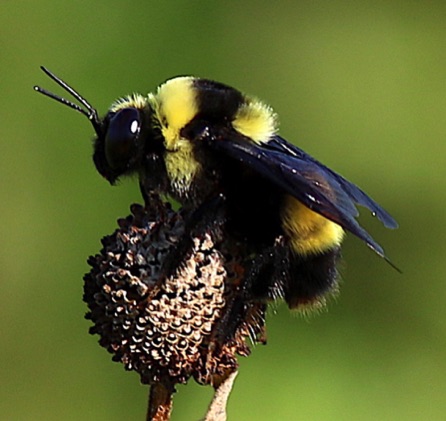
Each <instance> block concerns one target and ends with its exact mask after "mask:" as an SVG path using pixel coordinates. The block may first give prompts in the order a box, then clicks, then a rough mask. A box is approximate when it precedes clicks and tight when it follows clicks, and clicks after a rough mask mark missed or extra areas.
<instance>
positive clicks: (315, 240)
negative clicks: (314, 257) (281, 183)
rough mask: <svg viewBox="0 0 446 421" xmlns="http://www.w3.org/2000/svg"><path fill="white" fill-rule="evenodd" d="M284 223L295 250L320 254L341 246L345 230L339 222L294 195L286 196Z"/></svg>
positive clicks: (283, 211) (283, 214) (302, 252)
mask: <svg viewBox="0 0 446 421" xmlns="http://www.w3.org/2000/svg"><path fill="white" fill-rule="evenodd" d="M282 225H283V229H284V231H285V233H286V234H287V235H288V237H289V239H290V242H291V246H292V248H293V249H294V251H295V252H296V253H298V254H301V255H307V254H318V253H322V252H324V251H327V250H329V249H331V248H333V247H336V246H339V245H340V244H341V242H342V238H343V236H344V230H343V229H342V227H341V226H339V225H338V224H336V223H334V222H332V221H330V220H329V219H327V218H325V217H323V216H321V215H319V214H318V213H316V212H313V211H312V210H311V209H309V208H308V207H307V206H305V205H304V204H302V203H301V202H299V201H298V200H297V199H295V198H294V197H292V196H286V197H285V203H284V207H283V210H282Z"/></svg>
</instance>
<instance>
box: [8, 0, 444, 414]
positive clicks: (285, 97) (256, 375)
mask: <svg viewBox="0 0 446 421" xmlns="http://www.w3.org/2000/svg"><path fill="white" fill-rule="evenodd" d="M445 22H446V3H445V2H444V1H429V2H415V1H408V0H406V1H361V0H359V1H357V0H356V1H342V0H335V1H311V2H310V1H308V2H305V1H295V2H291V1H280V0H279V1H274V2H272V1H271V2H269V1H268V2H267V1H257V2H256V1H224V2H223V1H222V2H213V1H185V2H161V1H160V2H154V1H136V2H122V1H116V0H107V1H103V0H101V1H96V2H91V1H86V0H84V1H76V2H56V1H49V0H33V1H29V0H28V1H15V2H13V1H9V0H2V2H1V4H0V37H1V38H0V48H1V53H0V65H1V73H0V94H1V101H0V119H1V124H0V142H1V143H0V145H1V146H0V151H1V152H0V177H1V178H0V180H1V181H0V191H1V200H0V212H1V218H2V221H3V222H2V235H1V239H2V244H1V248H0V264H1V270H0V282H1V284H0V285H1V293H0V332H1V333H0V334H1V345H0V347H1V354H0V414H1V415H0V418H1V419H4V420H124V419H126V420H142V419H144V415H145V409H146V397H147V388H146V387H145V386H141V385H140V384H139V378H138V376H137V375H136V374H135V373H129V372H125V371H124V369H123V367H122V366H121V365H119V364H117V363H113V362H111V359H110V355H109V354H108V353H107V352H106V351H105V350H104V349H102V348H100V347H99V346H98V345H97V338H96V337H93V336H90V335H88V333H87V331H88V327H89V323H88V322H87V321H86V320H84V318H83V316H84V313H85V311H86V307H85V305H84V303H83V302H82V276H83V274H84V273H85V272H86V271H87V270H88V267H87V264H86V258H87V256H88V255H90V254H94V253H95V252H97V251H98V250H99V248H100V242H99V240H100V238H101V237H102V236H103V235H105V234H107V233H110V232H112V231H113V230H114V228H115V226H116V222H115V221H116V219H117V218H118V217H120V216H125V215H127V214H128V207H129V205H130V203H132V202H137V201H140V197H139V193H138V189H137V186H136V183H135V182H134V180H133V181H132V180H130V181H127V182H123V183H122V184H121V185H120V186H118V187H113V188H112V187H110V186H109V185H108V184H107V183H106V182H105V181H104V180H103V179H101V178H100V177H99V176H98V174H97V173H96V172H95V169H94V167H93V164H92V162H91V158H90V157H91V152H92V151H91V142H90V139H91V138H92V136H93V131H92V128H91V127H90V125H89V124H88V122H87V121H86V119H85V118H83V117H81V116H80V115H79V114H77V113H76V112H74V111H71V110H69V109H68V108H64V107H62V106H60V105H57V104H56V103H54V102H52V101H50V100H48V99H45V98H44V97H42V96H40V95H37V94H36V93H34V92H33V90H32V86H33V85H34V84H40V85H42V86H44V87H47V88H50V89H51V90H55V91H57V92H61V91H60V90H58V88H56V87H55V85H54V84H53V83H52V82H51V81H50V80H49V79H48V78H46V76H44V74H43V73H42V72H41V71H40V70H39V66H40V65H42V64H43V65H46V66H48V67H49V68H50V69H52V70H53V71H54V72H56V73H57V74H58V75H60V76H61V77H63V78H64V79H65V80H66V81H68V82H69V83H70V84H72V85H73V86H74V87H75V88H76V89H78V90H79V91H80V92H81V93H82V94H83V95H85V97H87V99H89V101H91V102H92V103H93V104H94V105H95V106H96V107H97V108H98V109H99V110H100V111H101V113H105V111H106V110H107V108H108V106H109V105H110V103H111V102H112V101H113V100H114V99H115V98H117V97H119V96H122V95H125V94H127V93H131V92H134V91H137V92H148V91H151V90H153V89H154V88H155V87H156V86H157V85H158V84H159V83H160V82H162V81H164V80H166V79H167V78H169V77H172V76H175V75H182V74H194V75H199V76H204V77H208V78H213V79H216V80H219V81H222V82H225V83H227V84H230V85H233V86H235V87H238V88H239V89H241V90H243V91H245V92H249V93H252V94H255V95H257V96H259V97H261V98H263V99H264V100H266V101H268V102H269V103H270V104H272V105H273V106H274V108H275V110H276V111H277V112H278V113H279V115H280V117H281V133H282V134H283V136H284V137H286V138H287V139H290V140H291V141H293V142H295V143H296V144H298V145H299V146H300V147H302V148H303V149H305V150H306V151H308V152H309V153H311V154H312V155H314V156H316V157H317V158H318V159H320V160H322V161H323V162H324V163H326V164H327V165H329V166H330V167H332V168H334V169H336V170H337V171H339V172H340V173H342V174H343V175H345V176H346V177H347V178H349V179H351V180H354V181H355V182H356V183H357V184H359V185H360V186H362V187H363V188H364V189H365V190H366V191H367V192H368V193H369V194H371V195H372V196H373V197H374V198H376V199H377V200H378V201H379V202H380V203H381V204H382V205H383V206H385V207H386V208H387V209H388V210H389V211H390V212H391V213H392V214H393V215H394V216H395V217H396V218H397V219H398V221H399V222H400V229H399V230H397V231H388V230H385V229H384V228H382V227H381V226H380V224H379V223H378V222H377V221H375V220H373V218H371V217H370V216H369V215H367V214H366V213H365V212H363V214H362V218H361V221H362V223H363V225H365V226H366V227H367V228H368V229H369V230H370V231H371V232H373V235H374V237H375V238H376V239H378V240H379V242H380V243H381V244H383V245H384V246H385V248H386V251H387V253H388V255H389V257H390V258H391V259H392V261H394V262H395V263H396V264H397V265H398V266H399V267H401V268H402V270H403V272H404V273H403V275H400V274H398V273H397V272H396V271H394V270H393V269H392V268H391V267H390V266H389V265H387V264H386V263H385V262H384V261H383V260H382V259H380V258H378V257H377V256H375V255H374V254H373V253H372V252H371V251H370V250H368V248H367V247H366V246H365V245H364V244H362V243H361V242H360V241H359V240H357V239H355V238H352V236H349V237H348V238H347V240H346V245H345V251H344V255H345V263H344V265H343V266H344V267H343V279H344V285H343V288H342V293H341V295H340V297H339V298H338V299H337V300H336V302H334V303H331V305H330V306H329V311H327V312H324V313H322V314H320V315H318V316H314V317H311V318H308V319H306V318H302V317H296V316H294V315H290V313H289V312H288V310H287V309H286V308H285V306H283V305H278V306H274V308H272V309H271V311H270V314H269V319H268V334H269V335H268V340H269V342H268V345H267V346H257V347H256V349H255V350H254V352H253V355H252V356H251V357H250V358H247V359H242V360H241V361H240V364H241V369H240V374H239V377H238V379H237V382H236V385H235V388H234V390H233V393H232V396H231V399H230V402H229V419H230V420H308V421H327V420H330V421H331V420H333V421H338V420H362V421H365V420H381V421H383V420H395V419H404V420H444V419H446V396H445V392H446V390H445V388H446V358H445V357H446V306H445V298H446V285H445V274H446V269H445V265H446V253H445V236H446V228H445V227H446V224H445V205H446V198H445V196H446V159H445V156H446V24H445ZM211 395H212V390H211V389H210V388H206V387H202V386H198V385H196V384H194V383H193V382H191V383H190V384H188V385H187V386H181V387H178V393H177V395H176V396H175V404H174V412H173V418H172V419H173V420H177V421H180V420H197V419H199V418H200V417H201V416H202V415H203V414H204V411H205V408H206V406H207V404H208V402H209V400H210V398H211Z"/></svg>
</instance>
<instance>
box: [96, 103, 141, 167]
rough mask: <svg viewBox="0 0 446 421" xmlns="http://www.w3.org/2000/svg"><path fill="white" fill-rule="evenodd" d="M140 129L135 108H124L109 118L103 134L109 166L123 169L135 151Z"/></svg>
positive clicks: (138, 115)
mask: <svg viewBox="0 0 446 421" xmlns="http://www.w3.org/2000/svg"><path fill="white" fill-rule="evenodd" d="M140 130H141V116H140V112H139V110H137V109H136V108H124V109H123V110H120V111H118V112H117V113H116V114H115V115H114V116H113V117H112V118H111V119H110V123H109V125H108V128H107V133H106V136H105V157H106V159H107V163H108V165H109V166H110V168H112V169H114V170H121V171H125V169H126V168H127V166H128V164H129V163H130V161H131V159H132V156H133V154H134V153H135V149H136V143H137V139H138V136H139V133H140Z"/></svg>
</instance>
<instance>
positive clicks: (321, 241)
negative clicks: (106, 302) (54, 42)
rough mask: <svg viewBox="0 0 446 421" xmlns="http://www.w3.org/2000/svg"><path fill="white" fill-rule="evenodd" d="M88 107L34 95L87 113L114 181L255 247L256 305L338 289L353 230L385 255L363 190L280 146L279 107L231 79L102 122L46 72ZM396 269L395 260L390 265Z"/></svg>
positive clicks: (167, 87)
mask: <svg viewBox="0 0 446 421" xmlns="http://www.w3.org/2000/svg"><path fill="white" fill-rule="evenodd" d="M42 70H43V71H44V72H45V73H46V74H47V75H48V76H49V77H50V78H51V79H53V80H54V81H55V82H56V83H57V84H59V85H60V86H61V87H62V88H64V89H65V90H66V91H67V92H68V93H69V94H71V95H72V96H73V97H74V98H75V99H76V100H77V101H79V103H80V104H81V105H82V106H83V108H82V107H81V106H79V105H77V104H75V103H73V102H71V101H69V100H67V99H65V98H62V97H60V96H58V95H55V94H53V93H51V92H48V91H47V90H44V89H42V88H40V87H37V86H36V87H35V89H36V90H37V91H38V92H40V93H42V94H44V95H46V96H49V97H50V98H53V99H55V100H56V101H58V102H61V103H62V104H65V105H67V106H69V107H71V108H73V109H75V110H76V111H78V112H80V113H81V114H83V115H85V116H86V117H87V118H88V119H89V120H90V122H91V124H92V125H93V128H94V130H95V132H96V138H95V140H94V154H93V160H94V163H95V166H96V168H97V170H98V172H99V173H100V174H101V175H102V176H103V177H105V179H106V180H108V181H109V182H110V183H111V184H114V183H115V182H116V181H117V180H118V179H119V178H120V177H122V176H126V175H132V174H137V175H138V177H139V182H140V186H141V190H142V193H143V195H144V196H145V197H147V195H149V194H150V193H151V192H157V193H161V194H165V195H167V196H170V197H171V198H173V199H175V200H177V201H178V202H180V204H181V205H182V206H183V207H185V208H189V209H192V210H193V212H192V213H191V215H192V216H191V217H190V221H189V226H190V227H191V229H195V228H196V227H197V226H198V227H199V226H200V224H204V222H203V221H207V222H205V223H207V224H209V223H212V222H210V221H213V220H214V219H215V220H220V219H221V220H222V221H224V222H223V224H224V232H225V233H227V234H228V235H230V236H232V238H234V239H236V241H240V242H243V243H244V244H246V247H247V250H249V253H250V256H252V257H251V265H250V270H249V273H248V275H247V277H248V278H249V282H248V285H249V290H250V292H249V293H250V294H251V296H252V297H253V298H258V299H262V298H268V297H269V296H271V289H272V286H273V284H275V283H277V282H278V281H277V279H280V283H281V286H282V287H281V294H282V295H283V296H284V298H285V300H286V302H287V304H288V305H289V307H290V308H298V307H300V306H305V305H306V304H308V303H312V302H315V301H317V300H318V299H320V298H321V297H323V296H324V295H325V294H326V293H327V292H329V291H330V290H332V289H333V288H335V286H336V282H337V278H338V271H337V263H338V260H339V257H340V247H341V243H342V240H343V237H344V231H350V232H351V233H352V234H354V235H356V236H357V237H358V238H360V239H361V240H363V241H364V242H365V243H366V244H367V245H368V246H369V247H370V248H371V249H372V250H373V251H375V252H376V253H377V254H378V255H379V256H381V257H383V258H384V259H385V260H387V261H388V262H389V260H388V259H387V258H386V256H385V254H384V251H383V249H382V247H381V246H380V245H379V244H378V243H377V242H376V241H375V240H374V239H373V238H372V237H371V236H370V234H368V232H367V231H366V230H365V229H364V228H362V227H361V226H360V225H359V224H358V222H357V220H356V217H357V216H358V210H357V208H356V206H355V205H361V206H364V207H366V208H368V209H369V210H370V211H371V212H372V214H373V215H374V216H376V217H377V218H378V219H379V220H380V221H381V222H382V223H383V224H384V226H386V227H387V228H396V227H397V223H396V221H395V220H394V219H393V218H392V217H391V216H390V215H389V214H388V213H387V212H386V211H385V210H384V209H383V208H382V207H381V206H380V205H378V204H377V203H376V202H375V201H374V200H372V199H371V198H370V197H369V196H368V195H367V194H365V193H364V192H363V191H362V190H361V189H359V188H358V187H357V186H355V185H354V184H352V183H351V182H349V181H348V180H346V179H345V178H343V177H342V176H341V175H339V174H337V173H336V172H334V171H333V170H331V169H329V168H327V167H326V166H325V165H323V164H322V163H320V162H318V161H317V160H316V159H314V158H312V157H311V156H310V155H308V154H307V153H306V152H304V151H302V150H301V149H299V148H298V147H296V146H294V145H292V144H290V143H288V142H287V141H286V140H285V139H283V138H282V137H281V136H280V135H279V134H278V130H277V116H276V114H275V113H274V111H273V110H272V109H271V108H270V107H269V106H268V105H266V104H264V103H263V102H261V101H259V100H258V99H256V98H254V97H251V96H247V95H245V94H243V93H241V92H239V91H238V90H236V89H234V88H231V87H229V86H227V85H224V84H222V83H218V82H214V81H212V80H207V79H201V78H196V77H190V76H186V77H176V78H173V79H170V80H168V81H167V82H165V83H163V84H162V85H160V86H159V87H158V89H157V91H156V92H155V93H150V94H148V95H146V96H144V95H139V94H133V95H130V96H128V97H124V98H121V99H118V100H117V101H115V102H114V103H113V104H112V106H111V107H110V109H109V111H108V112H107V114H106V115H105V117H104V118H102V119H101V118H99V117H98V113H97V111H96V110H95V109H94V108H93V107H92V106H91V105H90V104H89V103H88V102H87V101H86V100H85V99H84V98H83V97H82V96H81V95H79V94H78V93H77V92H76V91H75V90H74V89H73V88H71V87H70V86H69V85H67V84H66V83H65V82H64V81H62V80H61V79H60V78H59V77H57V76H56V75H54V74H53V73H51V72H50V71H49V70H48V69H46V68H44V67H42ZM389 263H390V262H389Z"/></svg>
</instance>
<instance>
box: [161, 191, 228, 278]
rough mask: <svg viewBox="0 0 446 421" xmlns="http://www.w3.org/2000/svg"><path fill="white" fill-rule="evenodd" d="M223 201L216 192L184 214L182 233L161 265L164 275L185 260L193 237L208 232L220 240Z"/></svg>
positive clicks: (224, 220)
mask: <svg viewBox="0 0 446 421" xmlns="http://www.w3.org/2000/svg"><path fill="white" fill-rule="evenodd" d="M225 203H226V199H225V197H224V196H223V195H222V194H218V195H216V196H213V197H212V198H210V199H209V200H207V201H205V202H204V203H203V204H201V205H200V206H199V207H198V208H197V209H195V210H193V211H191V212H190V213H189V214H187V215H186V220H185V228H184V234H183V235H182V237H181V238H180V240H179V241H178V243H177V245H176V247H175V249H174V250H172V251H171V252H170V253H169V255H168V256H167V258H166V261H165V263H164V265H163V274H164V276H166V277H169V276H172V275H173V274H174V273H175V271H176V270H177V268H178V266H179V265H181V264H182V263H183V262H184V261H185V259H186V257H187V256H188V255H189V254H190V253H191V251H192V247H193V240H194V238H200V239H201V238H203V237H204V236H205V235H206V234H209V235H210V236H211V238H212V240H213V241H214V242H219V241H220V240H221V237H222V226H223V225H224V223H225V222H226V206H225Z"/></svg>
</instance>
